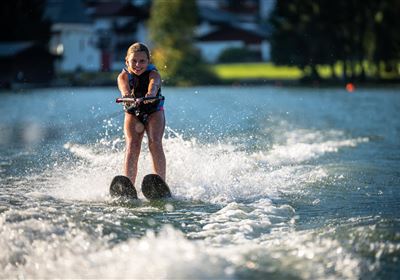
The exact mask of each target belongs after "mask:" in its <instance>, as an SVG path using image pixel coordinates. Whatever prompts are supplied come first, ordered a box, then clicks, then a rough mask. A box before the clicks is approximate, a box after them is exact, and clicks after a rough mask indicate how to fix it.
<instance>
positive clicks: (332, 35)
mask: <svg viewBox="0 0 400 280" xmlns="http://www.w3.org/2000/svg"><path fill="white" fill-rule="evenodd" d="M269 22H270V24H271V26H272V27H273V32H272V35H271V38H270V40H271V47H272V50H271V53H272V60H273V61H274V62H275V63H277V64H284V65H296V66H299V67H300V68H302V69H303V70H304V73H305V76H306V77H308V78H311V79H312V80H315V79H318V71H317V68H316V65H321V64H323V65H330V66H331V68H332V70H333V69H334V65H335V64H336V63H337V62H341V63H342V65H343V66H344V67H343V73H342V76H343V78H344V79H345V80H354V79H365V77H366V71H367V70H368V71H369V72H370V73H371V67H369V68H370V69H367V68H366V65H375V67H373V68H375V69H378V70H377V71H376V72H377V75H378V76H379V75H380V72H381V70H382V67H381V65H384V67H383V68H384V70H389V71H391V72H393V71H396V69H397V71H398V64H399V62H400V33H399V32H398V30H397V29H398V26H400V1H399V0H384V1H375V0H337V1H320V0H289V1H277V4H276V7H275V9H274V11H273V12H272V16H271V18H270V21H269ZM366 62H368V63H366ZM332 72H333V73H335V72H334V71H332ZM334 77H335V74H334Z"/></svg>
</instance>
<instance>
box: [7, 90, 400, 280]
mask: <svg viewBox="0 0 400 280" xmlns="http://www.w3.org/2000/svg"><path fill="white" fill-rule="evenodd" d="M163 92H164V94H165V96H166V115H167V129H166V135H165V139H164V146H165V152H166V157H167V164H168V170H167V181H168V183H169V185H170V187H171V190H172V192H173V194H174V198H173V199H171V200H168V201H162V202H148V201H146V200H145V199H144V198H143V195H142V193H141V192H140V188H137V189H138V194H139V197H140V200H139V201H129V200H125V201H115V200H113V199H111V197H110V196H109V195H108V186H109V183H110V181H111V179H112V177H113V176H114V175H117V174H120V173H121V170H122V162H123V150H124V140H123V132H122V129H121V125H122V120H123V114H122V113H121V107H120V105H117V104H115V103H114V100H115V98H116V97H117V96H118V92H117V91H116V90H115V89H114V88H90V89H86V88H84V89H77V88H69V89H44V90H32V91H25V92H22V93H11V92H2V93H0V112H1V116H0V278H19V279H24V278H48V279H51V278H134V279H136V278H139V279H145V278H146V279H147V278H156V279H158V278H174V279H204V278H207V279H216V278H217V279H267V278H268V279H396V278H397V279H398V278H399V277H400V260H399V258H400V190H399V187H400V168H399V167H400V113H399V112H400V95H399V92H398V89H358V90H356V91H355V92H354V93H347V92H346V91H345V90H344V89H295V88H275V87H215V88H214V87H199V88H185V89H177V88H165V89H164V91H163ZM144 142H145V143H144V145H143V147H142V155H141V159H140V170H139V175H138V182H136V186H140V181H141V178H143V176H144V175H145V174H147V173H149V172H151V169H150V162H149V155H148V149H147V147H146V138H145V139H144Z"/></svg>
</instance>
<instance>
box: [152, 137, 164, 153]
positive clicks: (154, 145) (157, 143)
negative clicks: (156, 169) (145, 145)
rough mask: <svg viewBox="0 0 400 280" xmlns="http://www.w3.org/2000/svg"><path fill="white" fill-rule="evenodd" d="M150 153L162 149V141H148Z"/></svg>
mask: <svg viewBox="0 0 400 280" xmlns="http://www.w3.org/2000/svg"><path fill="white" fill-rule="evenodd" d="M149 149H150V151H154V150H160V149H162V139H149Z"/></svg>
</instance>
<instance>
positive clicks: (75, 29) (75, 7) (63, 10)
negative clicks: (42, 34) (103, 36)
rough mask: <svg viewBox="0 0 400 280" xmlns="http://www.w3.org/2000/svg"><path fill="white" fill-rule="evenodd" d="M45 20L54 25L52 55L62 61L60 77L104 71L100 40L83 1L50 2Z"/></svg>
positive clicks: (58, 62)
mask: <svg viewBox="0 0 400 280" xmlns="http://www.w3.org/2000/svg"><path fill="white" fill-rule="evenodd" d="M45 18H46V19H48V20H50V21H51V23H52V27H51V31H52V37H51V39H50V51H51V52H52V53H53V54H55V55H58V56H59V57H60V59H58V60H57V62H56V67H55V68H56V72H57V73H63V72H76V71H87V72H93V71H99V70H100V69H101V52H100V50H99V48H98V45H97V43H98V36H97V34H96V32H95V29H94V24H93V22H92V20H91V19H90V17H89V16H88V15H87V13H86V7H85V6H84V5H83V4H82V3H81V1H80V0H49V1H48V2H47V7H46V11H45Z"/></svg>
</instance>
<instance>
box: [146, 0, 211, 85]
mask: <svg viewBox="0 0 400 280" xmlns="http://www.w3.org/2000/svg"><path fill="white" fill-rule="evenodd" d="M196 23H197V6H196V2H195V0H172V1H165V0H154V1H153V4H152V7H151V10H150V21H149V30H150V38H151V41H152V43H153V46H154V48H153V60H154V62H155V64H156V65H157V67H158V68H159V70H160V72H161V75H162V77H163V79H164V80H165V81H166V82H167V83H169V84H177V85H192V84H201V83H207V82H212V81H213V79H214V75H213V74H212V73H211V71H210V70H209V68H208V66H207V65H206V64H205V63H204V62H203V61H202V59H201V56H200V53H199V52H198V50H196V49H195V48H194V46H193V41H194V28H195V26H196Z"/></svg>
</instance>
